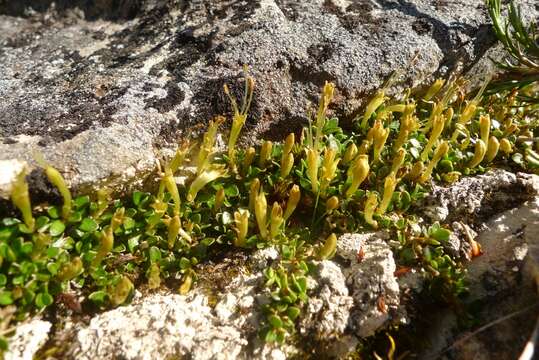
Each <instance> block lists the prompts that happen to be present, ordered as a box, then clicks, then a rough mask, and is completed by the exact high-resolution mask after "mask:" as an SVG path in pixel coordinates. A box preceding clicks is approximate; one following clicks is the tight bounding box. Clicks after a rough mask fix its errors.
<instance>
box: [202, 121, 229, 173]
mask: <svg viewBox="0 0 539 360" xmlns="http://www.w3.org/2000/svg"><path fill="white" fill-rule="evenodd" d="M224 121H225V118H224V117H222V116H218V117H216V118H215V120H214V121H210V125H209V126H208V130H207V131H206V133H205V134H204V137H203V139H202V145H201V146H200V150H199V151H198V157H197V175H200V174H201V173H202V171H204V170H206V169H207V168H208V166H209V165H210V158H211V155H212V153H213V148H214V146H215V139H216V137H217V130H218V129H219V125H221V123H223V122H224Z"/></svg>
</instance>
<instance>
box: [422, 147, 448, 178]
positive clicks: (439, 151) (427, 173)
mask: <svg viewBox="0 0 539 360" xmlns="http://www.w3.org/2000/svg"><path fill="white" fill-rule="evenodd" d="M448 150H449V144H448V143H447V141H444V142H442V143H440V144H439V145H438V146H437V147H436V150H434V155H433V156H432V159H431V160H430V162H429V163H428V164H427V167H426V168H425V170H424V172H423V174H421V176H420V177H419V182H420V183H424V182H425V181H427V180H428V179H430V177H431V175H432V170H433V169H434V167H435V166H436V164H438V162H439V161H440V159H441V158H442V157H443V156H444V155H445V154H446V153H447V151H448Z"/></svg>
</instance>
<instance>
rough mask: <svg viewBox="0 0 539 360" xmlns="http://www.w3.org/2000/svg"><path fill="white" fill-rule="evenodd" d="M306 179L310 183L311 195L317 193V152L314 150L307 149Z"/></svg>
mask: <svg viewBox="0 0 539 360" xmlns="http://www.w3.org/2000/svg"><path fill="white" fill-rule="evenodd" d="M307 177H308V178H309V180H310V181H311V189H312V191H313V193H315V194H316V193H317V192H318V152H317V151H316V150H314V149H307Z"/></svg>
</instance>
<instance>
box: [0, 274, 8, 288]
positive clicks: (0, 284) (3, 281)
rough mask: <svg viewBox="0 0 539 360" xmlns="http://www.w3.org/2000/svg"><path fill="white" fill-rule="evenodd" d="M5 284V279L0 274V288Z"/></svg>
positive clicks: (4, 276)
mask: <svg viewBox="0 0 539 360" xmlns="http://www.w3.org/2000/svg"><path fill="white" fill-rule="evenodd" d="M6 284H7V277H6V275H4V274H0V287H4V286H6Z"/></svg>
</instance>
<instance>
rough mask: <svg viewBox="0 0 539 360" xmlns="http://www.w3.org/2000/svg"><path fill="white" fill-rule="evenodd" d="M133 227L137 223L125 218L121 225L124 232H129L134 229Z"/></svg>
mask: <svg viewBox="0 0 539 360" xmlns="http://www.w3.org/2000/svg"><path fill="white" fill-rule="evenodd" d="M135 225H137V223H136V222H135V220H133V219H132V218H130V217H126V218H125V219H124V224H123V226H124V229H125V230H131V229H133V228H134V227H135Z"/></svg>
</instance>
